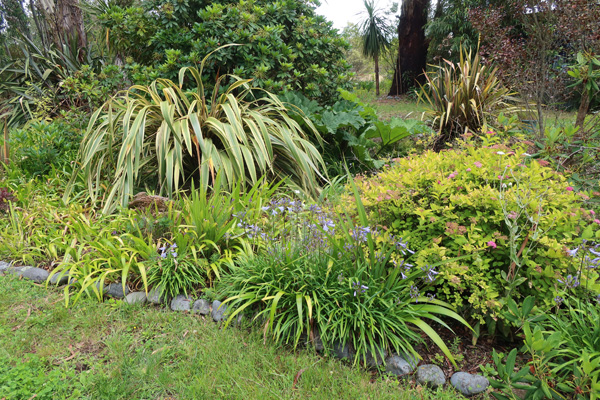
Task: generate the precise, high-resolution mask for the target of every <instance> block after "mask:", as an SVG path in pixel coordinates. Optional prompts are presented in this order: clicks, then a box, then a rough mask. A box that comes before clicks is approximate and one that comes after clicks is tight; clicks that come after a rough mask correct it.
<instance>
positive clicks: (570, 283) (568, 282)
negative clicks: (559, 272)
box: [557, 275, 579, 289]
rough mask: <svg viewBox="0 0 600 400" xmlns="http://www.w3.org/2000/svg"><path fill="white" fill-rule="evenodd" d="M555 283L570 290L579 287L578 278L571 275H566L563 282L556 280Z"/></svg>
mask: <svg viewBox="0 0 600 400" xmlns="http://www.w3.org/2000/svg"><path fill="white" fill-rule="evenodd" d="M557 281H558V282H560V283H562V284H563V285H565V286H566V287H567V288H570V289H575V288H576V287H577V286H579V278H578V277H576V276H573V275H567V277H566V278H565V279H564V280H561V279H557Z"/></svg>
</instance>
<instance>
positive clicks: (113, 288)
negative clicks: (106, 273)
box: [104, 282, 129, 299]
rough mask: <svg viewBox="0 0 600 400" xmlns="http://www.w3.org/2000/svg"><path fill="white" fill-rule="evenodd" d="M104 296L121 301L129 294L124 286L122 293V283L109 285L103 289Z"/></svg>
mask: <svg viewBox="0 0 600 400" xmlns="http://www.w3.org/2000/svg"><path fill="white" fill-rule="evenodd" d="M104 294H105V295H107V296H110V297H114V298H115V299H122V298H123V297H125V296H126V295H128V294H129V288H128V287H127V286H125V292H123V284H122V283H119V282H116V283H109V284H108V286H105V287H104Z"/></svg>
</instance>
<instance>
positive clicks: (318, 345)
mask: <svg viewBox="0 0 600 400" xmlns="http://www.w3.org/2000/svg"><path fill="white" fill-rule="evenodd" d="M312 345H313V346H314V347H315V350H316V351H318V352H319V353H320V352H322V351H323V350H325V346H324V345H323V341H322V340H321V335H320V334H319V332H315V336H314V338H313V341H312Z"/></svg>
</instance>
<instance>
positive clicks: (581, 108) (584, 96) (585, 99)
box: [575, 90, 590, 132]
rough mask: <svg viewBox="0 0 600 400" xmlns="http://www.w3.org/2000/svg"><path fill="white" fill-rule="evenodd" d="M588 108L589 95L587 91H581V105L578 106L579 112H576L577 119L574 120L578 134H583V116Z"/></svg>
mask: <svg viewBox="0 0 600 400" xmlns="http://www.w3.org/2000/svg"><path fill="white" fill-rule="evenodd" d="M589 108H590V95H589V93H588V91H587V90H584V91H583V94H582V95H581V103H580V104H579V110H577V119H576V120H575V126H578V127H579V132H583V123H584V122H585V116H586V115H587V113H588V110H589Z"/></svg>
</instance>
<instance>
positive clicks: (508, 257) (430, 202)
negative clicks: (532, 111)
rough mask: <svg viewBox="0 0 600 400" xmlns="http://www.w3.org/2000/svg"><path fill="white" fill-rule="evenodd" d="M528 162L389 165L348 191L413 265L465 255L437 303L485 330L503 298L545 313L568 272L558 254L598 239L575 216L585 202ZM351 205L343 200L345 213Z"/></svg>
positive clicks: (593, 225)
mask: <svg viewBox="0 0 600 400" xmlns="http://www.w3.org/2000/svg"><path fill="white" fill-rule="evenodd" d="M528 158H529V157H528V156H527V155H526V154H525V153H524V152H523V151H522V150H519V149H517V150H511V149H509V148H507V147H505V146H499V145H495V146H492V147H484V148H475V147H474V146H472V145H470V144H467V145H466V146H465V147H464V148H463V149H461V150H453V151H444V152H441V153H435V152H432V151H428V152H426V153H424V154H422V155H413V156H410V157H407V158H404V159H397V160H395V163H394V164H393V165H392V166H390V167H389V168H387V169H385V170H384V171H382V172H380V173H379V174H377V175H375V176H373V177H370V178H365V177H357V178H356V184H357V186H358V187H359V189H360V192H361V197H362V201H363V202H364V205H365V207H366V209H367V210H368V213H369V216H370V219H371V221H372V223H375V224H380V225H383V226H385V227H386V229H388V230H389V232H391V233H393V234H395V235H396V236H400V237H402V238H403V239H404V240H407V241H409V242H410V243H411V246H412V248H413V249H414V250H415V251H416V254H415V264H416V265H418V266H422V265H425V264H427V263H432V262H437V261H440V260H446V259H449V258H452V257H457V256H461V255H472V259H470V260H469V262H468V263H466V262H457V261H450V262H448V263H447V264H444V265H443V267H441V271H440V278H441V279H439V280H438V294H439V296H440V298H441V299H443V300H446V301H448V302H450V303H451V304H453V305H455V306H458V307H460V308H461V309H462V310H464V311H465V312H467V311H466V310H467V309H468V310H469V311H468V312H469V315H470V316H471V317H472V318H475V319H478V320H480V321H482V322H483V321H484V317H485V316H490V317H491V319H490V321H491V322H493V321H494V320H495V319H496V318H497V317H498V311H499V310H500V309H501V308H502V307H503V304H504V300H503V297H505V296H506V297H510V296H512V297H514V298H515V299H516V300H517V301H518V300H519V299H521V298H523V297H524V296H527V295H529V294H531V295H534V296H535V297H536V298H537V299H538V304H541V305H545V306H548V305H550V304H552V302H553V298H554V297H555V296H556V293H557V289H556V287H555V286H556V282H557V281H556V279H560V278H561V277H563V276H565V275H566V273H567V272H568V271H569V268H570V267H572V266H573V262H574V261H573V260H572V258H571V257H569V255H568V252H567V251H566V249H567V248H572V247H574V246H575V245H576V244H577V243H578V242H579V241H580V237H584V238H585V237H588V238H589V237H593V236H598V235H600V233H599V231H598V229H597V227H598V224H599V223H600V220H598V219H595V218H596V217H595V215H594V213H593V211H588V210H585V209H583V208H582V206H583V202H582V200H583V199H585V198H587V195H586V194H585V193H582V192H580V193H577V192H575V191H574V190H573V188H572V187H569V184H568V183H567V181H566V179H565V177H564V176H562V175H561V174H558V173H556V172H554V171H552V170H551V169H549V168H545V167H542V166H541V165H540V164H538V163H537V162H529V161H528ZM352 204H353V198H352V197H350V198H348V202H347V205H346V207H345V208H346V209H350V208H351V207H352V206H353V205H352Z"/></svg>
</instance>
